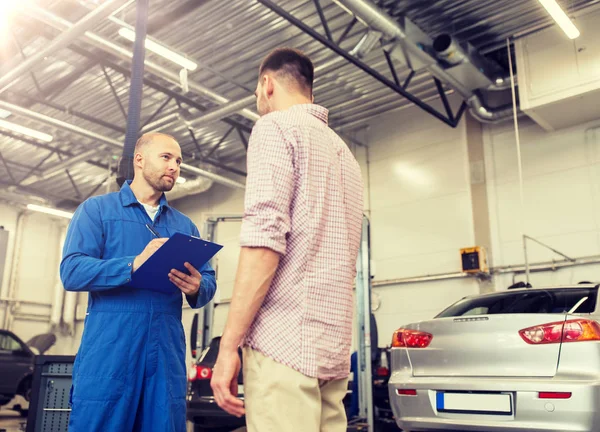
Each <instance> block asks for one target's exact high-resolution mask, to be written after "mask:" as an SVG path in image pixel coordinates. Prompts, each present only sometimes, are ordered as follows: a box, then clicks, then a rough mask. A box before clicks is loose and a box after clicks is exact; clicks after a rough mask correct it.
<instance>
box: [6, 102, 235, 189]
mask: <svg viewBox="0 0 600 432" xmlns="http://www.w3.org/2000/svg"><path fill="white" fill-rule="evenodd" d="M0 108H4V109H6V110H7V111H11V112H12V113H14V114H18V115H22V116H24V117H27V118H30V119H32V120H37V121H39V122H42V123H46V124H48V125H51V126H54V127H57V128H60V129H64V130H66V131H69V132H73V133H75V134H78V135H81V136H85V137H87V138H91V139H93V140H96V141H100V142H103V143H105V144H108V145H110V146H112V147H114V148H118V149H119V150H121V149H122V148H123V144H122V142H121V141H117V140H115V139H112V138H109V137H105V136H102V135H100V134H97V133H95V132H91V131H88V130H86V129H83V128H80V127H79V126H75V125H72V124H70V123H67V122H63V121H61V120H57V119H54V118H52V117H48V116H46V115H43V114H39V113H36V112H34V111H31V110H28V109H27V108H23V107H20V106H18V105H15V104H11V103H8V102H4V101H1V100H0ZM181 169H182V171H186V172H189V173H192V174H196V175H199V176H202V177H206V178H208V179H210V180H213V181H215V182H217V183H220V184H222V185H225V186H230V187H233V188H237V189H245V187H246V186H245V185H244V184H243V183H240V182H237V181H235V180H231V179H229V178H227V177H223V176H220V175H218V174H215V173H211V172H210V171H206V170H203V169H201V168H197V167H195V166H192V165H188V164H181Z"/></svg>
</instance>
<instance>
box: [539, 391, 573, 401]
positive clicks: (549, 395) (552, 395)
mask: <svg viewBox="0 0 600 432" xmlns="http://www.w3.org/2000/svg"><path fill="white" fill-rule="evenodd" d="M538 396H539V398H540V399H570V398H571V392H540V393H539V394H538Z"/></svg>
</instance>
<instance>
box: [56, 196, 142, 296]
mask: <svg viewBox="0 0 600 432" xmlns="http://www.w3.org/2000/svg"><path fill="white" fill-rule="evenodd" d="M103 251H104V229H103V226H102V219H101V214H100V206H99V204H98V201H97V200H93V199H92V200H87V201H85V202H84V203H83V204H81V205H80V206H79V208H78V209H77V211H76V212H75V214H74V215H73V219H72V220H71V223H70V224H69V228H68V231H67V237H66V239H65V244H64V247H63V258H62V261H61V263H60V277H61V280H62V283H63V286H64V287H65V289H66V290H67V291H104V290H109V289H112V288H117V287H119V286H121V285H124V284H126V283H127V282H129V280H130V278H131V271H132V266H133V260H134V259H135V256H126V257H122V258H112V259H102V255H103Z"/></svg>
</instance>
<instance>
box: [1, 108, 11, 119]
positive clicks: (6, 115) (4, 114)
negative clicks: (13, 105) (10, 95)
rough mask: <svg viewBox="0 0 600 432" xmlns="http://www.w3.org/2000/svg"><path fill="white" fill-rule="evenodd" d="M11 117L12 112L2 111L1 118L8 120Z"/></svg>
mask: <svg viewBox="0 0 600 432" xmlns="http://www.w3.org/2000/svg"><path fill="white" fill-rule="evenodd" d="M9 115H10V112H8V111H6V110H3V109H0V118H6V117H8V116H9Z"/></svg>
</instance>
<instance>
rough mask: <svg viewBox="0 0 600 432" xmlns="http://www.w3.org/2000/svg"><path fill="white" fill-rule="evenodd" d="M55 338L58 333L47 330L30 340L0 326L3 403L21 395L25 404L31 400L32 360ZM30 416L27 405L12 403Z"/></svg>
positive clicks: (18, 409)
mask: <svg viewBox="0 0 600 432" xmlns="http://www.w3.org/2000/svg"><path fill="white" fill-rule="evenodd" d="M55 342H56V336H55V335H53V334H51V333H47V334H42V335H38V336H34V337H33V338H32V339H30V340H29V341H28V342H27V343H25V342H23V341H22V340H21V339H20V338H19V337H18V336H17V335H16V334H14V333H13V332H11V331H8V330H0V406H5V405H8V404H10V403H11V401H13V399H15V397H16V396H21V397H22V398H23V399H24V400H25V402H26V404H27V405H28V404H29V401H30V400H31V383H32V374H33V361H34V359H35V356H36V355H37V354H43V353H44V352H46V351H47V350H48V349H50V347H52V345H54V343H55ZM9 408H12V409H13V410H15V411H19V412H20V413H21V415H23V416H27V413H28V406H23V405H21V404H14V405H12V406H9Z"/></svg>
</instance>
